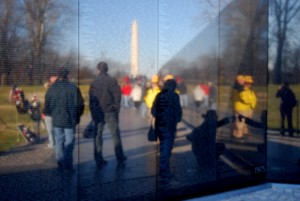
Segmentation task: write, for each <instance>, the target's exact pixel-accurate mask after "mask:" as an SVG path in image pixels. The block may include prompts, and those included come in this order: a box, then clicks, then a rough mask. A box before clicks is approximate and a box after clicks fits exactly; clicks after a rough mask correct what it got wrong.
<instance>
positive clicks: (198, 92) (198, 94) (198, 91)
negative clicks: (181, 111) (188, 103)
mask: <svg viewBox="0 0 300 201" xmlns="http://www.w3.org/2000/svg"><path fill="white" fill-rule="evenodd" d="M193 95H194V101H195V104H196V108H200V107H202V106H203V102H204V98H205V93H204V91H203V90H202V88H201V87H200V85H199V84H198V85H196V86H195V88H194V90H193Z"/></svg>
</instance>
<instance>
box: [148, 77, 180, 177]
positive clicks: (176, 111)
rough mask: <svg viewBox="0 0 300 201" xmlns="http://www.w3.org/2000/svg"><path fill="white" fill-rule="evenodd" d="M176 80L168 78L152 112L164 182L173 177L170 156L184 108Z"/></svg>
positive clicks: (161, 175)
mask: <svg viewBox="0 0 300 201" xmlns="http://www.w3.org/2000/svg"><path fill="white" fill-rule="evenodd" d="M176 85H177V84H176V81H175V80H174V79H168V80H167V81H165V82H164V86H163V88H162V91H161V92H159V93H158V94H157V96H156V97H155V100H154V103H153V106H152V108H151V114H152V115H153V117H154V118H155V123H154V125H155V132H156V134H157V136H158V139H159V142H160V143H159V152H160V154H159V176H160V177H161V179H162V181H163V182H169V181H170V179H171V178H172V176H173V175H172V173H171V170H170V157H171V153H172V148H173V145H174V140H175V137H176V126H177V123H179V122H180V121H181V118H182V109H181V106H180V100H179V95H178V94H177V93H175V89H176Z"/></svg>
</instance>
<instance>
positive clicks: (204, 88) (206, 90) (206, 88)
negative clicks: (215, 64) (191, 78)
mask: <svg viewBox="0 0 300 201" xmlns="http://www.w3.org/2000/svg"><path fill="white" fill-rule="evenodd" d="M200 88H201V89H202V91H203V92H204V106H205V107H208V98H209V86H208V84H206V83H202V84H200Z"/></svg>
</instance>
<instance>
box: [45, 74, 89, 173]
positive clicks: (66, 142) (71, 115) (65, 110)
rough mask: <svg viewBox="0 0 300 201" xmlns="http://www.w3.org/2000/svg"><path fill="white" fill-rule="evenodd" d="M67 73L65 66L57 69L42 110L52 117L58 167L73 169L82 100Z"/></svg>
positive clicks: (82, 107) (82, 108)
mask: <svg viewBox="0 0 300 201" xmlns="http://www.w3.org/2000/svg"><path fill="white" fill-rule="evenodd" d="M68 74H69V71H68V70H67V69H66V68H60V69H59V70H58V73H57V76H58V79H57V80H56V81H55V82H54V83H53V84H52V86H51V87H50V88H49V89H48V91H47V92H46V95H45V108H44V112H45V113H46V114H49V115H51V117H52V125H53V132H54V139H55V156H56V161H57V165H58V168H59V169H61V170H62V169H66V170H67V171H73V150H74V145H75V128H76V125H77V124H79V122H80V115H81V114H82V113H83V110H84V100H83V98H82V95H81V92H80V90H79V88H78V87H77V86H76V85H75V84H73V83H71V82H70V81H69V80H68Z"/></svg>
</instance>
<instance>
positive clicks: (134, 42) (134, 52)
mask: <svg viewBox="0 0 300 201" xmlns="http://www.w3.org/2000/svg"><path fill="white" fill-rule="evenodd" d="M131 75H132V76H133V77H136V76H137V75H138V25H137V22H136V20H134V21H133V23H132V33H131Z"/></svg>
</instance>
